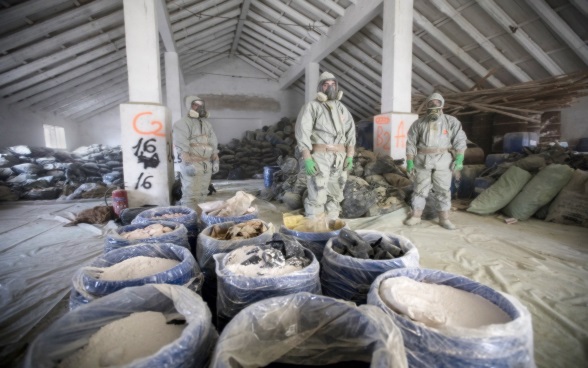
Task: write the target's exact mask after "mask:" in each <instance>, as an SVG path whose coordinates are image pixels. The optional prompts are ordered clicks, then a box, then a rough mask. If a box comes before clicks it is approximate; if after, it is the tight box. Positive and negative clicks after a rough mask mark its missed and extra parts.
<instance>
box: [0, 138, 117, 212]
mask: <svg viewBox="0 0 588 368" xmlns="http://www.w3.org/2000/svg"><path fill="white" fill-rule="evenodd" d="M0 152H1V153H0V201H15V200H18V199H23V200H36V199H56V198H59V197H60V196H62V195H63V196H64V198H65V197H66V196H67V199H75V198H90V197H88V194H87V193H88V192H92V193H93V194H91V197H101V196H104V193H105V191H106V190H107V189H108V188H107V186H108V185H109V186H117V185H122V184H123V182H124V179H123V165H122V152H121V148H120V146H117V147H109V146H104V145H101V144H93V145H91V146H87V147H80V148H78V149H76V150H75V151H73V152H66V151H61V150H54V149H51V148H45V147H28V146H13V147H8V148H6V149H3V150H1V151H0ZM84 193H86V194H85V195H86V196H85V197H84Z"/></svg>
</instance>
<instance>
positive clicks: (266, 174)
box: [263, 166, 280, 188]
mask: <svg viewBox="0 0 588 368" xmlns="http://www.w3.org/2000/svg"><path fill="white" fill-rule="evenodd" d="M279 170H280V167H279V166H264V167H263V185H264V186H265V187H266V188H269V187H271V186H272V184H273V182H274V173H275V172H276V171H279Z"/></svg>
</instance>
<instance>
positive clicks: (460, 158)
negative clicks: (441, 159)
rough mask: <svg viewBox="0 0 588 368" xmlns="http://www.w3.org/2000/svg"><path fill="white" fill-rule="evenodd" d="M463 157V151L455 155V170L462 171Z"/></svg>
mask: <svg viewBox="0 0 588 368" xmlns="http://www.w3.org/2000/svg"><path fill="white" fill-rule="evenodd" d="M463 158H464V155H463V153H458V154H457V155H455V161H453V170H455V171H461V169H463Z"/></svg>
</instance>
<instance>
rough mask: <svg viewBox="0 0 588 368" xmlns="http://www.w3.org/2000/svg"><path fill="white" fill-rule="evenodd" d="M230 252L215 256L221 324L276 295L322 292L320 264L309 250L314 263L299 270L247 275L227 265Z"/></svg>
mask: <svg viewBox="0 0 588 368" xmlns="http://www.w3.org/2000/svg"><path fill="white" fill-rule="evenodd" d="M228 254H229V253H218V254H215V255H214V260H215V262H216V278H217V280H218V281H217V299H216V309H217V317H218V322H219V325H221V326H223V325H224V324H226V322H227V321H229V320H230V319H231V318H233V317H234V316H235V315H236V314H237V313H239V312H240V311H241V310H243V309H244V308H245V307H247V306H248V305H251V304H253V303H255V302H258V301H260V300H263V299H267V298H272V297H275V296H281V295H288V294H295V293H298V292H304V291H306V292H309V293H313V294H321V283H320V278H319V269H320V266H319V263H318V261H317V260H316V257H315V256H314V254H312V252H311V251H310V250H308V249H305V250H304V255H305V257H307V258H308V259H311V260H312V261H311V263H310V264H309V265H308V266H306V267H304V268H302V269H301V270H299V271H295V272H291V273H287V274H284V275H276V276H246V275H241V274H237V273H234V272H231V271H230V270H229V269H228V268H227V267H226V256H227V255H228Z"/></svg>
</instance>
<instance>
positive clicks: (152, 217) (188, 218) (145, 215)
mask: <svg viewBox="0 0 588 368" xmlns="http://www.w3.org/2000/svg"><path fill="white" fill-rule="evenodd" d="M177 214H180V215H181V216H179V217H163V216H165V215H177ZM160 221H171V222H177V223H180V224H182V225H184V226H185V227H186V230H188V243H189V244H190V250H191V251H192V254H195V252H196V237H197V236H198V213H196V211H194V210H193V209H191V208H189V207H185V206H168V207H155V208H152V209H149V210H145V211H143V212H141V213H139V214H138V215H137V217H135V218H134V219H133V221H132V222H131V223H132V224H143V223H147V222H160Z"/></svg>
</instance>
